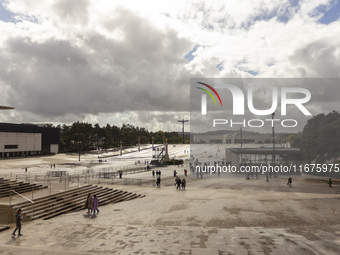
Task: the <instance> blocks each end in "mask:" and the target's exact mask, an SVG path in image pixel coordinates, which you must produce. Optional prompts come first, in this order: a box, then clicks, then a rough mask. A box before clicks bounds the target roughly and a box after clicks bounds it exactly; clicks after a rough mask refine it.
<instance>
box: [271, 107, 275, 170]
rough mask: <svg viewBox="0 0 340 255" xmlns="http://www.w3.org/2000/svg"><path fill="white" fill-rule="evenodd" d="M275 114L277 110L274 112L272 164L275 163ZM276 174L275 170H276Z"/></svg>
mask: <svg viewBox="0 0 340 255" xmlns="http://www.w3.org/2000/svg"><path fill="white" fill-rule="evenodd" d="M274 116H275V112H273V113H272V142H273V155H272V164H273V165H274V164H275V130H274ZM274 176H275V172H274Z"/></svg>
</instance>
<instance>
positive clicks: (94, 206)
mask: <svg viewBox="0 0 340 255" xmlns="http://www.w3.org/2000/svg"><path fill="white" fill-rule="evenodd" d="M98 206H99V199H98V198H97V195H94V196H93V198H92V211H93V215H96V211H97V214H99V209H98Z"/></svg>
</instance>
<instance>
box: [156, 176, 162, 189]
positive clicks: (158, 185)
mask: <svg viewBox="0 0 340 255" xmlns="http://www.w3.org/2000/svg"><path fill="white" fill-rule="evenodd" d="M156 185H157V187H158V188H160V187H161V177H160V176H158V177H157V181H156Z"/></svg>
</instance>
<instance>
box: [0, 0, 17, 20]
mask: <svg viewBox="0 0 340 255" xmlns="http://www.w3.org/2000/svg"><path fill="white" fill-rule="evenodd" d="M0 20H2V21H4V22H15V20H14V13H12V12H9V11H7V10H6V9H5V8H4V6H3V4H2V3H0Z"/></svg>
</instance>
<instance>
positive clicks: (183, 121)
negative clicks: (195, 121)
mask: <svg viewBox="0 0 340 255" xmlns="http://www.w3.org/2000/svg"><path fill="white" fill-rule="evenodd" d="M188 121H189V120H185V119H183V120H178V122H182V125H183V127H182V133H183V144H184V123H185V122H188Z"/></svg>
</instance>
